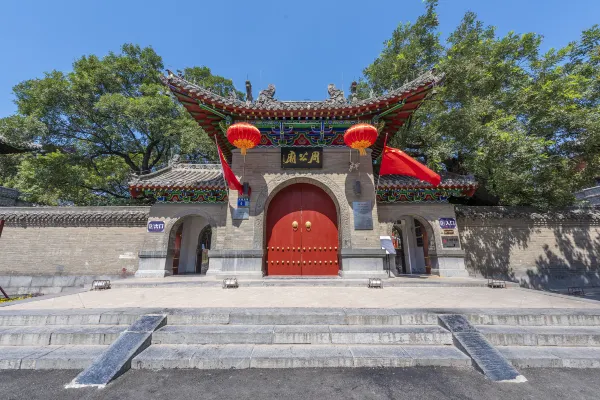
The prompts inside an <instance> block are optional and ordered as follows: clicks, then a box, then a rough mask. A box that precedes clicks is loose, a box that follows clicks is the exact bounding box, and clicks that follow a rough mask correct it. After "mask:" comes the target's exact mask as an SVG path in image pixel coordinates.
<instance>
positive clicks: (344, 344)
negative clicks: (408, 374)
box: [132, 309, 471, 369]
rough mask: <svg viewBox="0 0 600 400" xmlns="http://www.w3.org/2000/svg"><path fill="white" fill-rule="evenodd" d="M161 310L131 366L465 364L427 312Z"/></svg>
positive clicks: (137, 367)
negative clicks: (164, 313) (163, 321)
mask: <svg viewBox="0 0 600 400" xmlns="http://www.w3.org/2000/svg"><path fill="white" fill-rule="evenodd" d="M205 317H206V318H202V317H199V316H198V315H194V314H189V315H185V314H180V315H169V316H168V317H167V319H168V324H167V326H164V327H162V328H161V329H159V330H157V331H156V332H154V334H153V335H152V346H150V347H149V348H148V349H147V350H145V351H144V352H142V353H141V354H140V355H138V356H137V357H136V358H134V360H133V362H132V368H135V369H160V368H199V369H215V368H219V369H224V368H297V367H409V366H432V365H437V366H455V367H467V366H470V365H471V360H470V359H469V357H467V356H466V355H464V354H463V353H462V352H460V351H459V350H458V349H456V348H455V347H454V346H453V345H452V335H451V334H450V332H448V331H447V330H446V329H444V328H442V327H440V326H438V324H437V316H436V315H435V314H429V313H416V314H406V313H395V312H393V311H392V312H390V311H384V310H335V309H333V310H332V309H329V310H328V309H263V310H261V309H252V310H247V311H244V310H238V311H232V312H231V313H230V314H228V317H229V318H228V319H227V321H225V320H221V321H218V322H215V316H214V315H212V316H211V315H208V314H207V315H205Z"/></svg>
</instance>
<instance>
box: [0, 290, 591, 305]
mask: <svg viewBox="0 0 600 400" xmlns="http://www.w3.org/2000/svg"><path fill="white" fill-rule="evenodd" d="M122 307H157V308H198V307H234V308H238V307H344V308H412V309H417V308H454V309H459V308H479V309H481V308H495V309H498V308H512V309H521V308H539V309H556V308H580V309H581V308H590V309H597V308H600V302H596V301H592V300H582V299H579V298H576V297H567V296H562V295H557V294H553V293H547V292H542V291H536V290H527V289H520V288H507V289H490V288H485V287H385V288H384V289H382V290H381V289H368V288H366V287H240V288H238V289H229V290H223V289H221V288H217V287H186V286H184V287H155V288H115V289H109V290H105V291H94V292H91V291H90V292H83V293H77V294H72V295H68V296H62V297H55V298H51V299H43V297H42V298H40V300H39V301H33V302H27V303H22V304H14V305H10V306H7V307H3V309H4V310H34V309H45V310H56V309H82V308H85V309H88V308H122Z"/></svg>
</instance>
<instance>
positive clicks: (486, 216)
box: [455, 206, 600, 223]
mask: <svg viewBox="0 0 600 400" xmlns="http://www.w3.org/2000/svg"><path fill="white" fill-rule="evenodd" d="M455 211H456V216H457V217H458V218H469V219H482V220H491V219H505V218H506V219H521V220H530V221H532V222H540V223H544V222H563V221H565V222H566V221H581V222H591V223H600V208H593V207H588V208H584V207H582V208H566V209H563V210H554V211H540V210H536V209H535V208H531V207H491V206H486V207H474V206H456V207H455Z"/></svg>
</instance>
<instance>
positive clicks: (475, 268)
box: [457, 208, 600, 288]
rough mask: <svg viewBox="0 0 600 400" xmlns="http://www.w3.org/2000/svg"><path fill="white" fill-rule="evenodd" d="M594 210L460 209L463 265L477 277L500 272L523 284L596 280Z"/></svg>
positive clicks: (599, 226) (598, 254)
mask: <svg viewBox="0 0 600 400" xmlns="http://www.w3.org/2000/svg"><path fill="white" fill-rule="evenodd" d="M462 209H463V211H464V210H466V209H465V208H462ZM504 210H505V211H510V210H511V209H504ZM515 210H517V209H512V211H515ZM467 211H468V210H467ZM597 213H600V211H598V212H594V211H591V213H590V214H589V215H585V214H583V215H573V214H568V213H567V214H538V213H529V212H527V211H524V212H519V213H515V212H512V213H511V212H505V213H504V214H506V215H501V214H498V213H496V214H494V215H487V216H486V215H483V214H482V213H478V214H477V215H473V214H472V213H468V212H467V215H464V214H463V212H461V211H459V212H458V214H459V215H458V220H457V222H458V226H459V229H460V235H461V241H462V245H463V247H464V249H465V252H466V258H465V263H466V265H467V268H468V269H469V270H470V271H471V272H474V273H476V274H477V275H479V276H486V275H491V274H493V275H496V276H502V277H506V278H509V279H511V280H514V281H517V282H519V283H520V284H521V285H522V286H526V287H538V288H561V287H565V286H575V285H581V286H588V285H597V284H600V279H599V278H600V219H599V218H597V217H598V215H597Z"/></svg>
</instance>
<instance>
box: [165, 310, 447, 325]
mask: <svg viewBox="0 0 600 400" xmlns="http://www.w3.org/2000/svg"><path fill="white" fill-rule="evenodd" d="M167 320H168V323H169V324H174V325H201V324H216V323H220V324H235V325H436V324H437V315H436V314H435V313H431V312H423V311H410V312H406V311H404V310H394V309H342V308H250V309H240V308H237V309H236V308H232V309H221V310H220V309H206V310H196V309H190V310H187V311H186V310H177V312H173V313H169V315H168V316H167Z"/></svg>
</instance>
